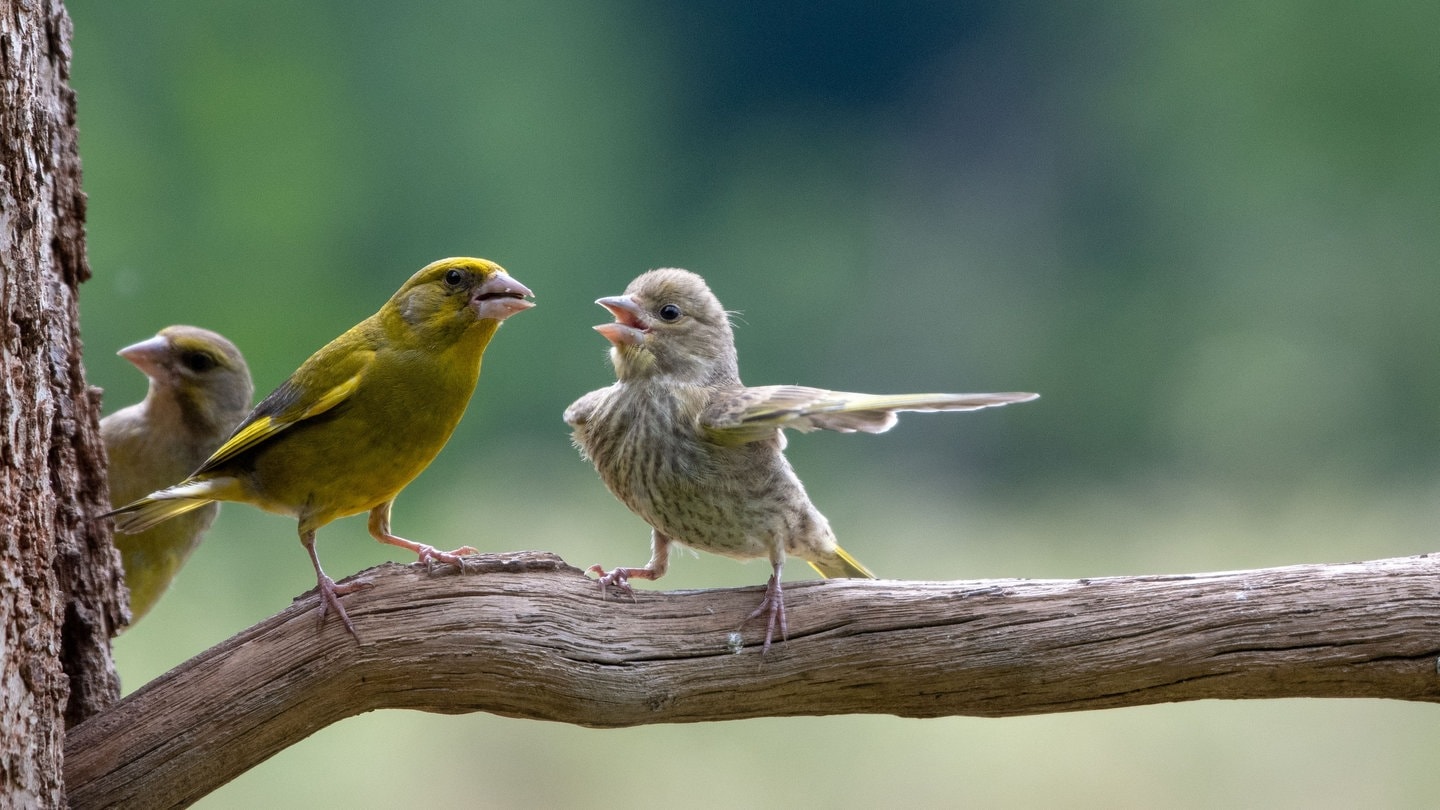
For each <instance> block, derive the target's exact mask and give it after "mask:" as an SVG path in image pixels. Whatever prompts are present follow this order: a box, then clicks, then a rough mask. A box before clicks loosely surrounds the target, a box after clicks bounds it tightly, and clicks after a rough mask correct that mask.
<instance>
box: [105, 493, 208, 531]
mask: <svg viewBox="0 0 1440 810" xmlns="http://www.w3.org/2000/svg"><path fill="white" fill-rule="evenodd" d="M207 503H213V501H212V500H210V499H209V498H163V499H160V498H141V499H140V500H138V501H136V502H134V503H130V504H126V505H124V506H122V507H120V508H119V509H116V510H115V511H113V512H106V513H105V514H103V515H101V517H113V518H115V531H117V532H122V533H124V534H138V533H140V532H143V531H145V530H146V529H149V528H150V527H152V526H155V525H156V524H159V523H164V522H165V521H167V520H169V519H170V518H173V517H175V516H176V515H183V514H185V513H186V512H190V511H193V510H195V509H199V508H200V507H202V506H204V505H205V504H207Z"/></svg>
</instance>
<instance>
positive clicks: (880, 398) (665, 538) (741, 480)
mask: <svg viewBox="0 0 1440 810" xmlns="http://www.w3.org/2000/svg"><path fill="white" fill-rule="evenodd" d="M596 303H597V304H600V305H601V306H603V307H605V308H606V309H608V310H609V311H610V312H611V314H613V315H614V316H615V322H614V323H607V324H602V325H600V326H597V327H595V329H596V331H598V332H599V333H600V334H602V335H604V336H605V338H606V339H607V340H609V341H610V342H611V343H612V344H613V346H612V347H611V349H610V359H611V362H612V363H614V365H615V375H616V377H617V378H618V380H617V382H616V383H615V384H614V385H611V386H610V387H608V388H602V389H600V390H598V391H591V392H590V393H589V394H586V395H585V396H583V397H581V398H580V399H579V400H577V401H576V402H575V403H574V404H572V405H571V406H570V407H569V408H567V409H566V411H565V421H566V422H568V423H569V424H570V426H571V427H572V428H573V429H574V437H575V444H576V446H577V447H578V448H580V451H581V453H582V454H583V455H584V456H585V457H586V458H588V459H589V460H590V461H591V462H593V463H594V464H595V469H596V470H597V471H598V472H599V473H600V478H601V479H602V480H603V481H604V482H605V485H606V486H607V487H609V488H610V491H611V492H612V493H614V495H615V497H617V498H619V499H620V501H621V502H622V503H624V504H625V505H626V506H628V507H629V508H630V510H631V511H633V512H634V513H635V514H637V515H639V516H640V517H641V518H642V519H644V520H645V522H646V523H649V524H650V526H651V528H652V529H653V531H652V533H651V541H650V542H651V556H650V561H649V562H648V563H646V564H645V566H644V567H643V568H616V569H614V570H613V571H611V572H609V573H608V574H607V573H605V570H604V568H602V567H601V566H598V565H596V566H592V567H591V568H590V570H591V571H594V572H596V573H598V574H600V575H601V576H600V587H601V590H602V592H603V591H604V590H605V589H606V588H608V587H609V586H614V587H616V588H617V589H619V590H621V591H622V592H626V593H629V592H630V584H629V580H630V578H632V577H640V578H642V579H651V580H654V579H659V578H660V577H661V576H663V575H664V574H665V571H666V569H667V567H668V565H669V554H670V545H671V544H672V543H681V544H683V545H687V546H690V547H691V548H696V549H701V550H704V551H709V552H712V553H715V554H723V555H725V556H727V557H734V558H737V559H753V558H757V557H765V558H768V559H769V560H770V564H771V567H772V569H773V573H772V574H771V576H770V581H769V584H768V585H767V586H766V589H765V598H764V600H762V601H761V603H760V606H759V607H757V608H756V609H755V611H754V612H753V613H751V614H750V616H749V617H747V619H746V621H749V620H750V619H753V618H755V617H756V616H759V615H761V614H762V613H767V612H768V621H767V624H766V631H765V645H764V648H763V649H764V650H766V651H768V650H769V649H770V643H771V641H772V640H773V639H774V636H775V630H776V628H777V627H778V628H779V630H780V634H781V637H782V638H784V637H785V636H786V635H787V627H786V622H785V602H784V597H783V592H782V590H781V587H780V571H781V567H782V566H783V565H784V563H785V557H786V555H787V554H793V555H795V556H797V557H800V558H801V559H803V560H805V561H806V562H808V563H810V565H811V566H813V567H814V568H815V570H816V571H819V572H820V574H821V575H822V576H826V577H867V578H874V575H873V574H871V573H870V572H869V571H868V570H866V568H865V567H864V566H862V565H861V564H860V563H858V562H856V561H855V559H854V558H853V557H851V556H850V555H849V554H847V553H846V552H845V551H844V550H843V549H841V548H840V547H839V546H838V545H836V543H835V534H834V532H832V531H831V530H830V523H829V521H827V520H826V519H825V516H824V515H822V514H820V511H819V510H818V509H816V508H815V505H814V504H812V503H811V502H810V498H809V496H808V495H806V493H805V487H804V486H803V485H802V484H801V483H800V479H799V478H797V477H796V475H795V472H794V470H793V469H791V467H790V463H789V462H788V461H787V460H786V458H785V455H784V452H783V451H784V449H785V436H784V434H783V433H782V432H781V428H790V429H793V430H799V431H802V432H808V431H812V430H819V429H824V430H836V431H840V432H844V433H851V432H854V431H857V430H858V431H865V432H867V433H882V432H884V431H886V430H889V429H890V428H891V427H892V426H894V424H895V421H896V415H895V414H896V412H898V411H969V410H976V409H979V408H987V407H992V406H997V405H1007V404H1009V403H1012V402H1025V401H1027V400H1032V399H1035V398H1036V397H1038V396H1039V395H1038V394H1028V393H1007V394H898V395H893V396H885V395H873V394H852V393H843V392H839V391H826V390H823V389H820V388H805V387H801V386H793V385H774V386H764V387H759V388H747V387H745V385H744V384H743V383H741V382H740V370H739V364H738V361H737V359H736V354H735V338H734V334H733V333H732V332H731V329H730V320H729V317H728V315H727V313H726V312H725V310H724V308H723V307H721V305H720V302H719V300H717V299H716V298H715V295H714V293H712V292H710V288H709V287H708V286H706V284H705V280H704V279H702V278H701V277H700V276H698V275H696V274H694V273H691V272H689V271H687V270H680V269H674V268H665V269H659V270H651V271H650V272H648V273H645V274H644V275H641V276H640V277H639V278H637V279H635V280H634V281H632V282H631V283H630V286H629V287H627V288H626V289H625V294H624V295H621V296H616V297H612V298H601V299H600V300H599V301H597V302H596Z"/></svg>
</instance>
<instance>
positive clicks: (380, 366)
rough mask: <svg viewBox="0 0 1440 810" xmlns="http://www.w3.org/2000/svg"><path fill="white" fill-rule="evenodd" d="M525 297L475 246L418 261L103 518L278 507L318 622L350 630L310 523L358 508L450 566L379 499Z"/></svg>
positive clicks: (432, 438)
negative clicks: (377, 303) (195, 456)
mask: <svg viewBox="0 0 1440 810" xmlns="http://www.w3.org/2000/svg"><path fill="white" fill-rule="evenodd" d="M532 297H533V293H531V292H530V290H528V289H526V287H525V285H523V284H521V283H520V282H518V281H516V280H515V279H513V278H511V277H510V276H509V275H508V274H507V273H506V272H505V271H504V269H502V268H501V267H500V266H499V265H497V264H495V263H493V262H489V261H486V260H484V259H470V258H452V259H442V260H440V261H438V262H434V263H432V264H429V265H426V266H425V267H424V268H422V269H421V270H420V271H419V272H417V273H416V274H415V275H413V276H411V277H410V280H409V281H407V282H405V284H404V286H402V287H401V288H400V290H399V291H398V292H396V293H395V295H394V296H392V297H391V298H390V300H389V301H387V302H386V303H385V305H384V306H383V307H381V308H380V311H379V312H377V313H375V314H374V315H372V316H370V317H369V318H366V319H365V320H364V321H361V322H360V323H359V324H357V325H356V326H354V327H353V328H351V329H350V330H349V331H348V332H346V333H345V334H343V335H341V336H340V337H338V338H336V339H334V340H332V341H331V342H330V343H329V344H328V345H326V346H325V347H324V348H322V349H320V351H318V352H316V353H315V354H313V355H311V356H310V359H309V360H306V361H305V363H304V364H303V365H301V366H300V368H299V369H297V370H296V371H295V373H294V374H292V375H290V379H288V380H286V381H285V383H284V384H283V385H281V386H280V387H279V388H277V389H275V391H274V392H273V393H271V394H270V396H268V397H266V398H265V399H264V400H263V401H262V402H261V403H260V404H259V405H257V406H256V407H255V410H254V411H252V412H251V413H250V415H249V416H248V417H246V419H245V421H244V422H243V423H242V424H241V425H240V427H239V428H237V429H236V431H235V433H234V435H232V436H231V437H230V438H229V439H228V440H227V441H226V442H225V444H223V445H222V446H221V447H220V449H219V450H216V451H215V454H214V455H212V456H210V458H209V459H207V460H206V461H205V463H204V464H202V465H201V466H200V468H199V469H197V470H195V472H194V473H192V474H191V475H190V477H189V478H186V479H185V480H183V481H181V482H180V483H178V484H175V485H174V486H171V487H168V488H166V489H162V490H160V491H158V492H152V493H151V494H150V495H149V496H148V497H145V498H141V499H140V500H138V501H135V502H134V503H131V504H128V505H126V506H122V507H120V508H119V509H116V510H115V511H113V512H110V513H109V514H110V515H113V516H115V518H116V520H115V527H116V528H117V529H118V530H120V531H122V532H139V531H144V530H146V529H148V528H150V527H151V526H154V525H156V524H158V523H160V522H161V521H164V520H168V519H169V518H173V517H175V516H176V515H181V514H184V513H185V512H189V511H191V510H193V509H198V508H200V507H202V506H204V505H206V504H208V503H211V502H213V501H239V502H241V503H248V504H251V505H252V506H257V507H259V508H261V509H264V510H266V511H269V512H275V513H278V514H282V515H289V516H291V517H293V518H295V519H297V520H298V521H299V522H300V527H299V528H300V542H301V543H302V544H303V545H304V546H305V550H306V552H308V553H309V555H310V562H311V563H312V564H313V565H314V567H315V578H316V581H317V583H318V587H319V591H320V599H321V602H320V621H321V623H322V624H323V622H324V620H325V613H326V611H327V609H329V608H334V610H335V612H336V613H337V614H339V616H340V620H341V621H342V622H344V624H345V627H346V629H347V630H349V631H350V633H351V634H352V635H355V637H356V638H357V639H358V638H359V636H358V634H356V633H355V626H354V625H353V624H352V623H351V622H350V617H349V615H347V614H346V612H345V608H344V607H342V606H341V604H340V600H339V598H338V597H339V596H340V595H341V594H345V593H350V592H351V591H353V590H355V589H356V588H358V587H361V584H357V583H348V584H346V585H344V586H337V585H336V584H335V582H334V580H332V579H330V577H328V576H326V575H325V572H324V570H322V569H321V567H320V558H319V557H318V556H317V555H316V553H315V530H316V529H319V528H320V527H321V526H324V525H325V524H327V523H329V522H330V521H332V520H335V519H336V518H342V517H346V516H348V515H355V514H359V513H361V512H367V511H368V512H369V513H370V534H371V536H372V537H374V538H375V539H376V540H378V541H380V542H382V543H388V544H390V545H395V546H400V547H401V548H405V549H409V550H410V551H413V552H415V554H416V555H417V556H418V557H419V559H420V561H421V562H430V561H439V562H445V563H450V564H452V565H456V566H461V565H462V561H461V557H460V555H461V554H473V553H475V549H473V548H470V547H468V546H466V547H462V548H459V549H456V550H455V551H439V550H437V549H435V548H434V547H432V546H428V545H425V544H423V543H416V542H413V541H411V540H406V539H404V538H403V537H397V536H395V535H394V534H391V532H390V507H391V505H392V504H393V503H394V500H395V496H396V495H398V494H399V493H400V490H402V489H404V488H405V485H406V484H409V483H410V482H411V481H412V480H414V478H415V476H417V475H419V474H420V471H421V470H424V469H425V467H427V466H428V465H429V464H430V462H431V461H432V460H433V459H434V458H435V456H436V454H438V453H439V452H440V448H441V447H443V446H444V445H445V442H446V441H447V440H448V439H449V438H450V434H451V432H453V431H454V430H455V426H456V424H458V423H459V421H460V417H461V415H462V414H463V413H464V412H465V406H466V404H468V403H469V401H470V395H471V394H472V393H473V392H474V391H475V383H476V382H477V381H478V380H479V377H480V360H481V357H482V355H483V354H484V353H485V347H486V346H487V345H488V344H489V343H490V339H491V338H492V337H494V335H495V331H496V330H497V329H499V328H500V324H501V323H502V322H503V321H504V320H505V319H506V318H508V317H510V316H511V315H514V314H515V313H517V312H523V311H524V310H527V309H529V308H530V307H532V306H534V304H533V303H532V302H530V301H527V300H526V299H527V298H532Z"/></svg>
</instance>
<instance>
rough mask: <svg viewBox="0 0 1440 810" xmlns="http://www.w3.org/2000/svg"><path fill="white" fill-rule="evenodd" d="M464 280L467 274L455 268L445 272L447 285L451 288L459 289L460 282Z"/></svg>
mask: <svg viewBox="0 0 1440 810" xmlns="http://www.w3.org/2000/svg"><path fill="white" fill-rule="evenodd" d="M464 280H465V274H464V273H462V272H460V271H459V270H456V269H455V268H453V267H452V268H450V269H449V270H446V271H445V283H446V284H449V285H450V286H451V287H459V286H460V282H462V281H464Z"/></svg>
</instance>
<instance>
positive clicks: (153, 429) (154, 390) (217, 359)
mask: <svg viewBox="0 0 1440 810" xmlns="http://www.w3.org/2000/svg"><path fill="white" fill-rule="evenodd" d="M119 354H120V356H121V357H123V358H125V359H126V360H129V361H130V362H131V363H134V364H135V366H136V368H138V369H140V370H141V371H142V372H144V374H145V376H146V377H148V378H150V389H149V391H148V392H146V394H145V399H144V400H143V401H141V402H137V403H135V404H134V405H131V406H129V407H128V408H122V409H121V410H118V411H116V412H115V413H112V414H110V415H109V416H107V417H105V418H104V419H101V420H100V436H101V438H102V439H103V440H104V442H105V454H106V455H107V456H108V457H109V460H110V465H109V466H110V504H111V505H112V506H119V505H120V504H124V503H129V502H130V501H133V500H135V499H136V498H139V497H141V496H143V495H145V494H146V493H148V492H153V491H155V490H157V489H160V488H161V487H164V486H166V485H168V484H171V483H174V482H175V481H178V480H180V479H181V478H184V477H185V476H186V475H188V474H190V472H191V471H193V470H194V469H195V468H196V467H199V466H200V463H201V462H203V461H204V460H205V459H206V458H207V457H209V455H210V454H211V453H213V452H215V448H217V447H219V446H220V443H221V442H223V441H225V437H226V436H229V435H230V432H231V431H233V430H234V429H235V426H236V425H238V424H240V420H241V419H244V418H245V412H246V411H248V410H250V400H251V398H252V397H253V396H254V394H255V388H254V386H253V385H252V384H251V383H250V369H249V368H247V367H246V366H245V358H244V357H242V356H241V354H240V350H239V349H237V348H235V344H233V343H231V342H230V341H228V340H226V339H225V338H224V337H222V336H220V335H218V334H216V333H214V332H211V331H210V330H208V329H200V328H198V327H194V326H167V327H165V328H164V329H161V330H160V332H159V334H157V335H155V337H152V338H150V339H149V340H143V341H141V342H139V343H136V344H135V345H133V346H126V347H125V348H123V349H121V350H120V352H119ZM219 511H220V505H219V504H209V505H207V506H204V507H202V508H199V509H195V510H193V511H191V512H189V513H187V514H185V515H183V516H181V517H179V518H177V519H175V520H172V521H170V522H169V523H166V524H164V525H162V526H155V527H154V528H151V529H149V530H147V531H144V532H141V533H139V534H130V535H118V536H116V538H115V545H116V546H117V547H118V548H119V549H120V560H121V562H122V564H123V565H124V567H125V584H126V585H127V586H128V587H129V589H130V624H131V626H134V625H135V623H137V622H139V621H140V620H141V619H143V618H144V617H145V614H147V613H149V612H150V608H152V607H154V606H155V603H156V602H158V601H159V600H160V597H161V596H162V595H164V593H165V589H166V588H168V587H170V583H171V581H173V580H174V579H175V575H176V574H177V573H179V572H180V568H181V566H183V565H184V564H185V561H186V560H187V559H189V557H190V553H191V552H193V551H194V550H195V549H196V548H197V547H199V545H200V541H201V539H202V538H204V536H205V532H206V530H207V529H209V528H210V524H211V523H213V522H215V515H216V514H218V513H219Z"/></svg>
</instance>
